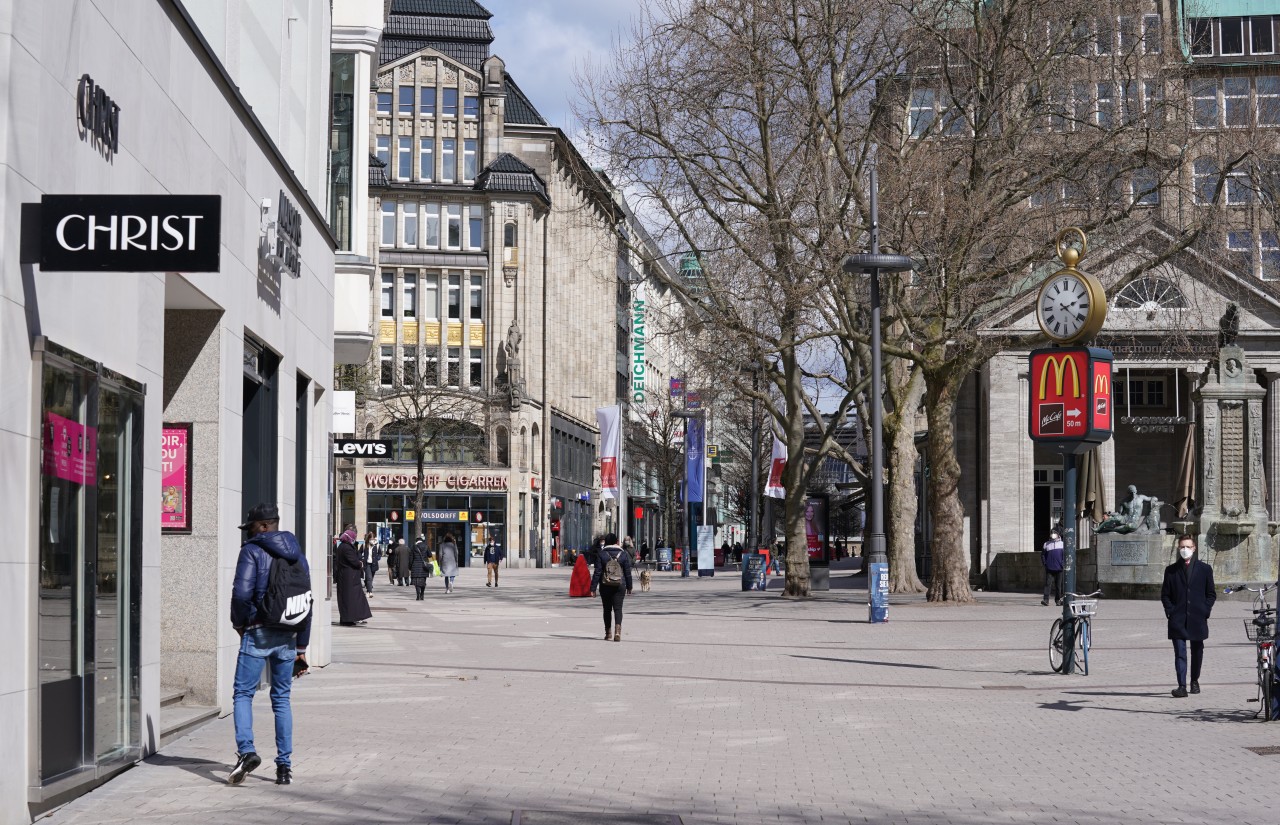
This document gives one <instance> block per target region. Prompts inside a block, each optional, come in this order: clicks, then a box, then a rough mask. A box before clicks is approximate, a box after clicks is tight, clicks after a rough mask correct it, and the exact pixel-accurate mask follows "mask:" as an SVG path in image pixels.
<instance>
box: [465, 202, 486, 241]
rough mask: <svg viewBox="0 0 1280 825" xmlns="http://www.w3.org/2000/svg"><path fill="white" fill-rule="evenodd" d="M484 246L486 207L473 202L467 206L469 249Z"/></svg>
mask: <svg viewBox="0 0 1280 825" xmlns="http://www.w3.org/2000/svg"><path fill="white" fill-rule="evenodd" d="M483 247H484V207H483V206H481V205H480V204H478V203H473V204H471V205H470V206H469V207H467V249H481V248H483Z"/></svg>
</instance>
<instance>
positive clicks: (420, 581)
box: [409, 536, 431, 601]
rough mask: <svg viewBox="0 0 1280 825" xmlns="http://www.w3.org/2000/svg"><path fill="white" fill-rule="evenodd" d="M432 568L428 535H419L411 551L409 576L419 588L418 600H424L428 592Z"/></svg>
mask: <svg viewBox="0 0 1280 825" xmlns="http://www.w3.org/2000/svg"><path fill="white" fill-rule="evenodd" d="M430 568H431V559H430V558H429V557H428V556H427V537H426V536H418V540H417V541H415V542H414V543H413V550H412V551H410V553H409V576H410V579H411V581H412V582H413V586H414V587H416V588H417V589H418V597H417V601H422V600H423V597H424V595H425V594H426V592H427V575H428V571H429V570H430Z"/></svg>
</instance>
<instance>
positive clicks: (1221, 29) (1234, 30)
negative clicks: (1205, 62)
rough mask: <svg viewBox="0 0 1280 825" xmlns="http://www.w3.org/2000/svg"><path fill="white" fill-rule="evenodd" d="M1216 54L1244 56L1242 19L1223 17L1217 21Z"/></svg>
mask: <svg viewBox="0 0 1280 825" xmlns="http://www.w3.org/2000/svg"><path fill="white" fill-rule="evenodd" d="M1218 37H1219V41H1218V43H1219V45H1220V46H1221V49H1219V51H1218V54H1222V55H1231V54H1244V18H1243V17H1223V18H1220V19H1219V20H1218Z"/></svg>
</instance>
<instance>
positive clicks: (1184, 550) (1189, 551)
mask: <svg viewBox="0 0 1280 825" xmlns="http://www.w3.org/2000/svg"><path fill="white" fill-rule="evenodd" d="M1195 552H1196V550H1195V548H1194V547H1179V548H1178V555H1179V556H1182V558H1183V560H1186V559H1189V558H1191V556H1192V555H1193V554H1194V553H1195Z"/></svg>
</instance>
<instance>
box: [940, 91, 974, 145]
mask: <svg viewBox="0 0 1280 825" xmlns="http://www.w3.org/2000/svg"><path fill="white" fill-rule="evenodd" d="M967 125H968V124H967V123H966V122H965V119H964V108H963V107H962V106H961V105H960V104H959V103H956V101H955V100H954V99H952V98H947V99H946V106H945V108H943V110H942V134H944V135H946V136H948V137H956V136H958V135H964V134H965V133H966V132H967V129H966V127H967Z"/></svg>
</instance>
